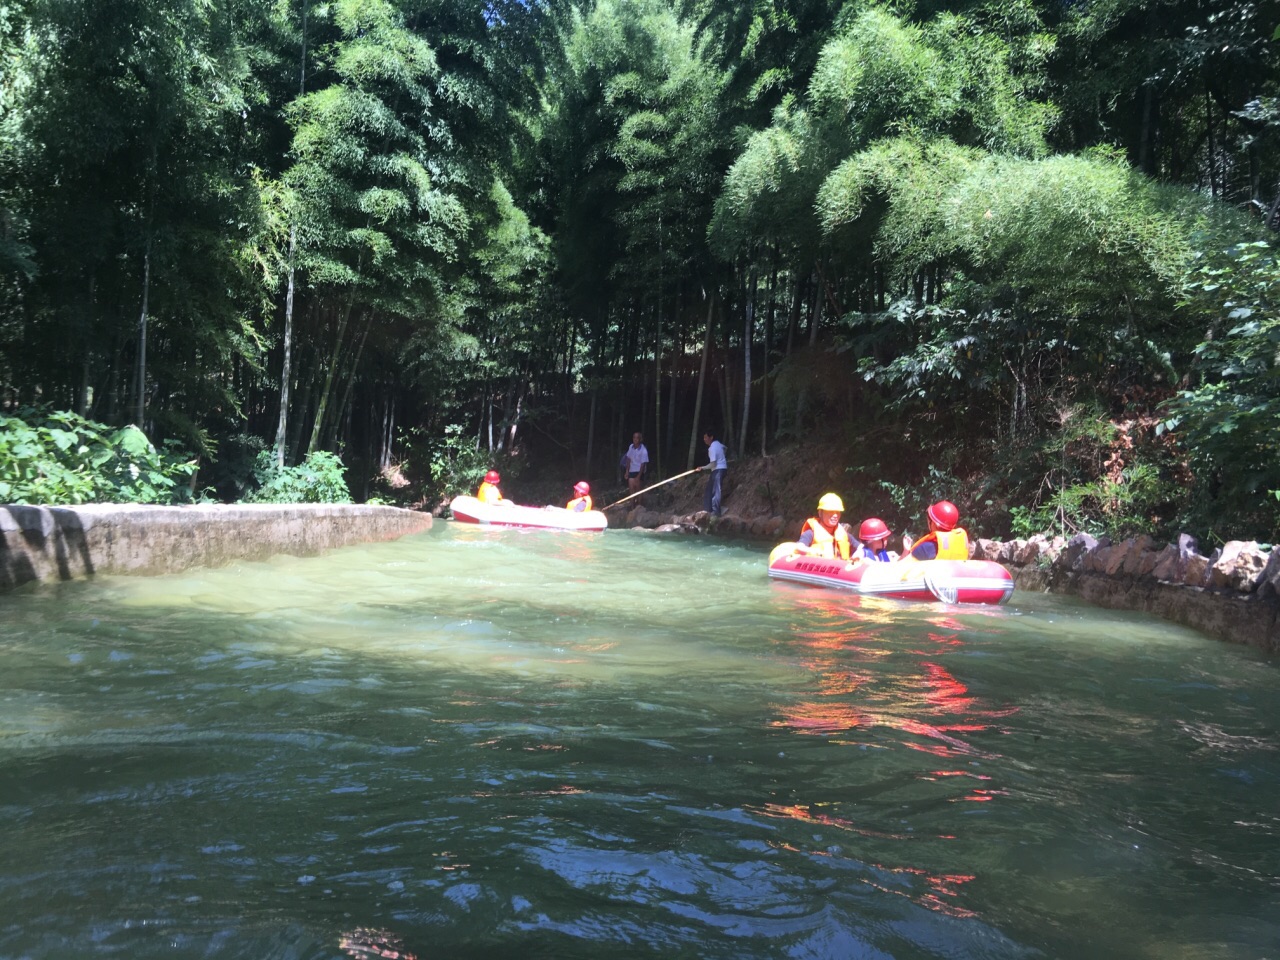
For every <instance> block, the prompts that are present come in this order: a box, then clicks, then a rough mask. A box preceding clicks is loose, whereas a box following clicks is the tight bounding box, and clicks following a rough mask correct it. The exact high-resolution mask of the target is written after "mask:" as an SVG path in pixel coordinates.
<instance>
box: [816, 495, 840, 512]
mask: <svg viewBox="0 0 1280 960" xmlns="http://www.w3.org/2000/svg"><path fill="white" fill-rule="evenodd" d="M818 509H819V510H834V511H835V512H836V513H844V501H843V500H841V499H840V498H839V497H837V496H836V495H835V494H834V493H824V494H823V495H822V499H820V500H819V501H818Z"/></svg>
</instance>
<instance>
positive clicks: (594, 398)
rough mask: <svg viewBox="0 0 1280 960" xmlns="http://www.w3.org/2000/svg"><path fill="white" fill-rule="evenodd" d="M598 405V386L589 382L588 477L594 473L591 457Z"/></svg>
mask: <svg viewBox="0 0 1280 960" xmlns="http://www.w3.org/2000/svg"><path fill="white" fill-rule="evenodd" d="M599 405H600V388H599V387H598V386H596V384H595V383H592V384H591V406H590V408H589V411H588V413H587V469H586V474H587V476H588V477H594V476H595V474H594V473H593V472H592V470H591V459H592V455H593V454H594V453H595V440H596V407H598V406H599Z"/></svg>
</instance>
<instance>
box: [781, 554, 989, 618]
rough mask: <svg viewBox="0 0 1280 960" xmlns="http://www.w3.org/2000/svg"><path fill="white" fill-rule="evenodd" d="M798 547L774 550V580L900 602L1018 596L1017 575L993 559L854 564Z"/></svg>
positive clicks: (984, 600)
mask: <svg viewBox="0 0 1280 960" xmlns="http://www.w3.org/2000/svg"><path fill="white" fill-rule="evenodd" d="M795 546H796V544H793V543H781V544H778V546H776V547H774V548H773V552H772V553H770V554H769V576H770V577H771V578H773V579H775V580H791V581H794V582H795V583H807V584H810V585H812V586H815V587H836V588H837V589H842V590H852V591H854V592H855V593H861V594H867V595H870V596H874V597H892V598H893V599H895V600H941V601H942V602H943V603H993V604H994V603H1004V602H1005V601H1007V600H1008V599H1009V597H1010V596H1011V595H1012V594H1013V575H1012V574H1011V573H1010V572H1009V571H1008V570H1006V569H1005V568H1004V567H1002V566H1000V564H998V563H995V562H993V561H991V560H920V561H916V562H911V563H875V562H873V561H862V562H859V563H849V562H848V561H845V560H830V559H827V558H826V557H808V556H805V555H804V554H798V553H793V552H792V551H793V550H794V548H795Z"/></svg>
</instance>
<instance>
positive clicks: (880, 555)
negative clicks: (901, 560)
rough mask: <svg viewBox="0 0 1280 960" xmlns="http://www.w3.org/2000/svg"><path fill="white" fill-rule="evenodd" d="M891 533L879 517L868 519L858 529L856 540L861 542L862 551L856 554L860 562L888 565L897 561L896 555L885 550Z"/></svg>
mask: <svg viewBox="0 0 1280 960" xmlns="http://www.w3.org/2000/svg"><path fill="white" fill-rule="evenodd" d="M891 532H892V531H890V530H889V528H888V527H887V526H886V525H885V522H884V521H883V520H881V519H880V518H879V517H868V518H867V519H866V520H863V521H862V525H861V526H860V527H858V539H859V540H861V541H862V549H861V550H860V551H859V552H858V558H859V559H860V560H874V561H876V562H878V563H889V562H891V561H893V560H897V559H898V555H897V554H896V553H891V552H890V551H889V550H888V549H886V548H887V547H888V545H889V536H890V533H891Z"/></svg>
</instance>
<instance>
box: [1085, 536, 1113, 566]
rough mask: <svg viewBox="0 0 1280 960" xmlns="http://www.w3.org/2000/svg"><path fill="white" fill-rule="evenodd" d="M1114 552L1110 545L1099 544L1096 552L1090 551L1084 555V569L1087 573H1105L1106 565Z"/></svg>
mask: <svg viewBox="0 0 1280 960" xmlns="http://www.w3.org/2000/svg"><path fill="white" fill-rule="evenodd" d="M1113 552H1114V550H1113V548H1112V547H1111V546H1110V545H1107V546H1102V545H1101V543H1099V545H1098V548H1097V549H1096V550H1092V551H1090V552H1089V553H1087V554H1085V558H1084V569H1085V572H1087V573H1106V572H1107V565H1108V564H1110V563H1111V554H1112V553H1113Z"/></svg>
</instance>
